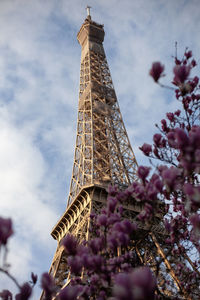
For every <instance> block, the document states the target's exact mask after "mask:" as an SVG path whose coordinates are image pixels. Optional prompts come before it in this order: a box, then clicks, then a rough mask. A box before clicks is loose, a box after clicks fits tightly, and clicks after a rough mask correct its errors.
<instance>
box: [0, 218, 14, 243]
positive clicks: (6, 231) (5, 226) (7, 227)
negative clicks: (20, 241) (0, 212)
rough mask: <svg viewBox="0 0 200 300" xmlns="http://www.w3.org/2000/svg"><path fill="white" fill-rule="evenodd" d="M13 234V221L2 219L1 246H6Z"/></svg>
mask: <svg viewBox="0 0 200 300" xmlns="http://www.w3.org/2000/svg"><path fill="white" fill-rule="evenodd" d="M12 234H13V229H12V220H11V219H5V218H2V217H0V246H1V245H6V244H7V240H8V238H9V237H10V236H11V235H12Z"/></svg>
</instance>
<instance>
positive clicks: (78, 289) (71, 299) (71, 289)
mask: <svg viewBox="0 0 200 300" xmlns="http://www.w3.org/2000/svg"><path fill="white" fill-rule="evenodd" d="M82 291H83V287H82V286H80V285H75V286H66V287H65V288H64V289H62V290H61V291H60V293H59V296H58V299H59V300H76V299H78V297H79V296H80V295H81V293H82ZM56 299H57V298H56Z"/></svg>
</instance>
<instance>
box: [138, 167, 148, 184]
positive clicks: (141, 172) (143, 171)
mask: <svg viewBox="0 0 200 300" xmlns="http://www.w3.org/2000/svg"><path fill="white" fill-rule="evenodd" d="M150 170H151V168H148V167H144V166H139V167H138V172H137V173H138V176H139V178H140V179H142V181H143V182H145V180H146V178H147V176H148V175H149V172H150Z"/></svg>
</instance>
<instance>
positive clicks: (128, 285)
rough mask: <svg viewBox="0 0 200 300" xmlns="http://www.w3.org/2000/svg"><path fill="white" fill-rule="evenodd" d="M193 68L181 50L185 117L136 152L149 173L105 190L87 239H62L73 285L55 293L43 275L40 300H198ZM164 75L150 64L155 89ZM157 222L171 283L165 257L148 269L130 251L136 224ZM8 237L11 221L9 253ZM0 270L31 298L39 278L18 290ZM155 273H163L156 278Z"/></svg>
mask: <svg viewBox="0 0 200 300" xmlns="http://www.w3.org/2000/svg"><path fill="white" fill-rule="evenodd" d="M195 66H196V61H195V60H194V59H193V56H192V52H191V51H188V50H186V52H185V54H184V57H183V59H182V60H179V59H177V57H175V67H174V69H173V74H174V75H173V81H172V84H173V85H174V91H175V97H176V99H177V100H178V101H180V102H181V103H182V111H181V110H176V111H175V112H173V113H172V112H168V113H167V114H166V118H165V119H163V120H161V125H160V126H158V125H157V128H158V130H159V132H158V133H156V134H154V136H153V144H152V145H150V144H146V143H145V144H144V145H143V146H142V147H141V148H140V149H141V150H142V151H143V153H144V154H145V155H146V156H148V157H149V158H150V159H151V160H152V159H155V160H156V161H157V162H158V164H157V167H156V168H154V172H152V169H151V168H149V167H145V166H139V167H138V179H139V180H138V182H133V183H132V184H131V185H130V186H129V187H128V188H127V189H125V190H123V191H119V190H118V188H117V187H115V186H114V187H111V186H110V187H109V190H108V198H107V203H106V206H105V207H104V208H103V209H102V210H101V212H100V213H99V214H95V213H92V215H91V217H90V218H91V226H90V232H89V234H90V239H89V240H88V241H83V242H82V243H81V244H80V243H78V241H77V240H76V238H75V237H74V236H72V235H70V234H68V235H67V236H66V237H65V238H64V239H63V241H62V244H63V246H64V249H65V252H66V254H67V263H68V266H69V271H70V274H71V280H70V283H69V285H68V286H66V287H65V288H63V289H62V290H59V289H58V287H57V286H56V284H55V282H54V279H53V278H52V277H51V275H50V274H48V273H44V274H43V275H42V278H41V287H42V289H43V291H44V295H45V300H51V299H53V298H54V299H57V300H76V299H80V300H83V299H98V300H105V299H112V300H114V299H115V300H126V299H129V300H146V299H150V300H151V299H152V300H153V299H174V300H175V299H183V297H184V298H185V299H189V298H188V297H190V299H198V295H199V288H198V282H199V280H200V275H199V274H200V272H199V268H200V185H199V180H200V176H199V173H200V126H199V125H200V124H199V117H200V93H199V90H200V85H199V79H198V77H196V76H195V77H193V78H191V77H190V74H191V72H192V69H193V68H194V67H195ZM163 72H164V66H163V65H162V64H161V63H159V62H155V63H153V65H152V68H151V70H150V72H149V73H150V75H151V76H152V77H153V79H154V81H155V82H156V83H158V84H160V82H159V80H160V78H161V77H163V76H164V75H163ZM161 86H162V87H163V85H161ZM130 201H134V203H136V204H137V205H139V206H140V208H141V210H140V212H138V213H137V214H136V216H135V222H131V221H130V220H128V219H127V218H126V217H125V214H124V206H125V205H128V204H129V202H130ZM158 216H160V217H159V218H160V219H158ZM155 220H157V224H159V225H160V226H161V228H163V231H164V234H163V236H162V245H161V246H162V247H163V248H164V249H163V251H165V259H166V260H167V261H168V262H170V264H171V268H172V269H173V275H172V277H173V278H174V277H175V278H177V279H175V281H176V282H175V283H176V284H174V280H172V278H171V279H170V278H169V274H168V273H169V271H170V269H166V267H164V265H163V260H162V259H161V258H162V255H161V257H159V256H158V257H154V262H155V264H154V267H153V269H152V270H151V269H150V268H149V266H148V263H147V264H146V266H142V263H141V260H140V259H139V256H138V255H137V252H136V251H135V248H134V246H133V241H134V240H135V237H136V236H137V235H138V234H139V232H140V228H141V225H142V226H146V230H148V231H149V232H151V230H152V231H153V229H152V226H153V224H154V221H155ZM12 234H13V229H12V222H11V220H10V219H4V218H0V248H3V249H4V250H5V251H6V249H7V241H8V239H9V238H10V236H11V235H12ZM146 246H147V247H148V245H146ZM167 268H170V267H169V266H168V267H167ZM163 270H165V271H163ZM0 271H1V272H4V273H6V274H7V275H8V276H9V277H10V279H12V280H13V281H15V283H16V285H17V286H18V288H19V293H18V294H17V295H16V296H15V299H16V300H28V299H30V297H31V295H32V290H33V287H34V285H35V284H36V282H37V276H36V275H34V274H32V275H31V282H29V283H28V282H26V283H24V284H23V285H19V283H18V282H17V280H16V279H15V278H13V277H12V276H11V275H10V274H9V272H8V270H6V269H5V268H3V267H0ZM162 272H165V273H162ZM159 274H162V277H161V278H160V277H159V276H160V275H159ZM163 274H165V275H163ZM160 280H161V282H162V284H160ZM176 286H178V288H176ZM166 290H168V296H166ZM170 293H171V295H170V296H169V294H170ZM0 297H1V298H2V299H3V300H11V299H12V294H11V292H10V291H8V290H4V291H2V292H1V293H0Z"/></svg>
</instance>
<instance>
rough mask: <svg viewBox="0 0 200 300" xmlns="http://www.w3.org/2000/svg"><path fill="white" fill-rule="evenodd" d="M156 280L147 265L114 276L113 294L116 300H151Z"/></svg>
mask: <svg viewBox="0 0 200 300" xmlns="http://www.w3.org/2000/svg"><path fill="white" fill-rule="evenodd" d="M155 288H156V281H155V278H154V277H153V275H152V273H151V271H150V269H149V268H148V267H142V268H138V269H136V270H135V271H134V272H132V273H120V274H118V275H117V276H116V279H115V285H114V289H113V294H114V296H115V299H116V300H127V299H129V300H147V299H148V300H153V299H154V295H155Z"/></svg>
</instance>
